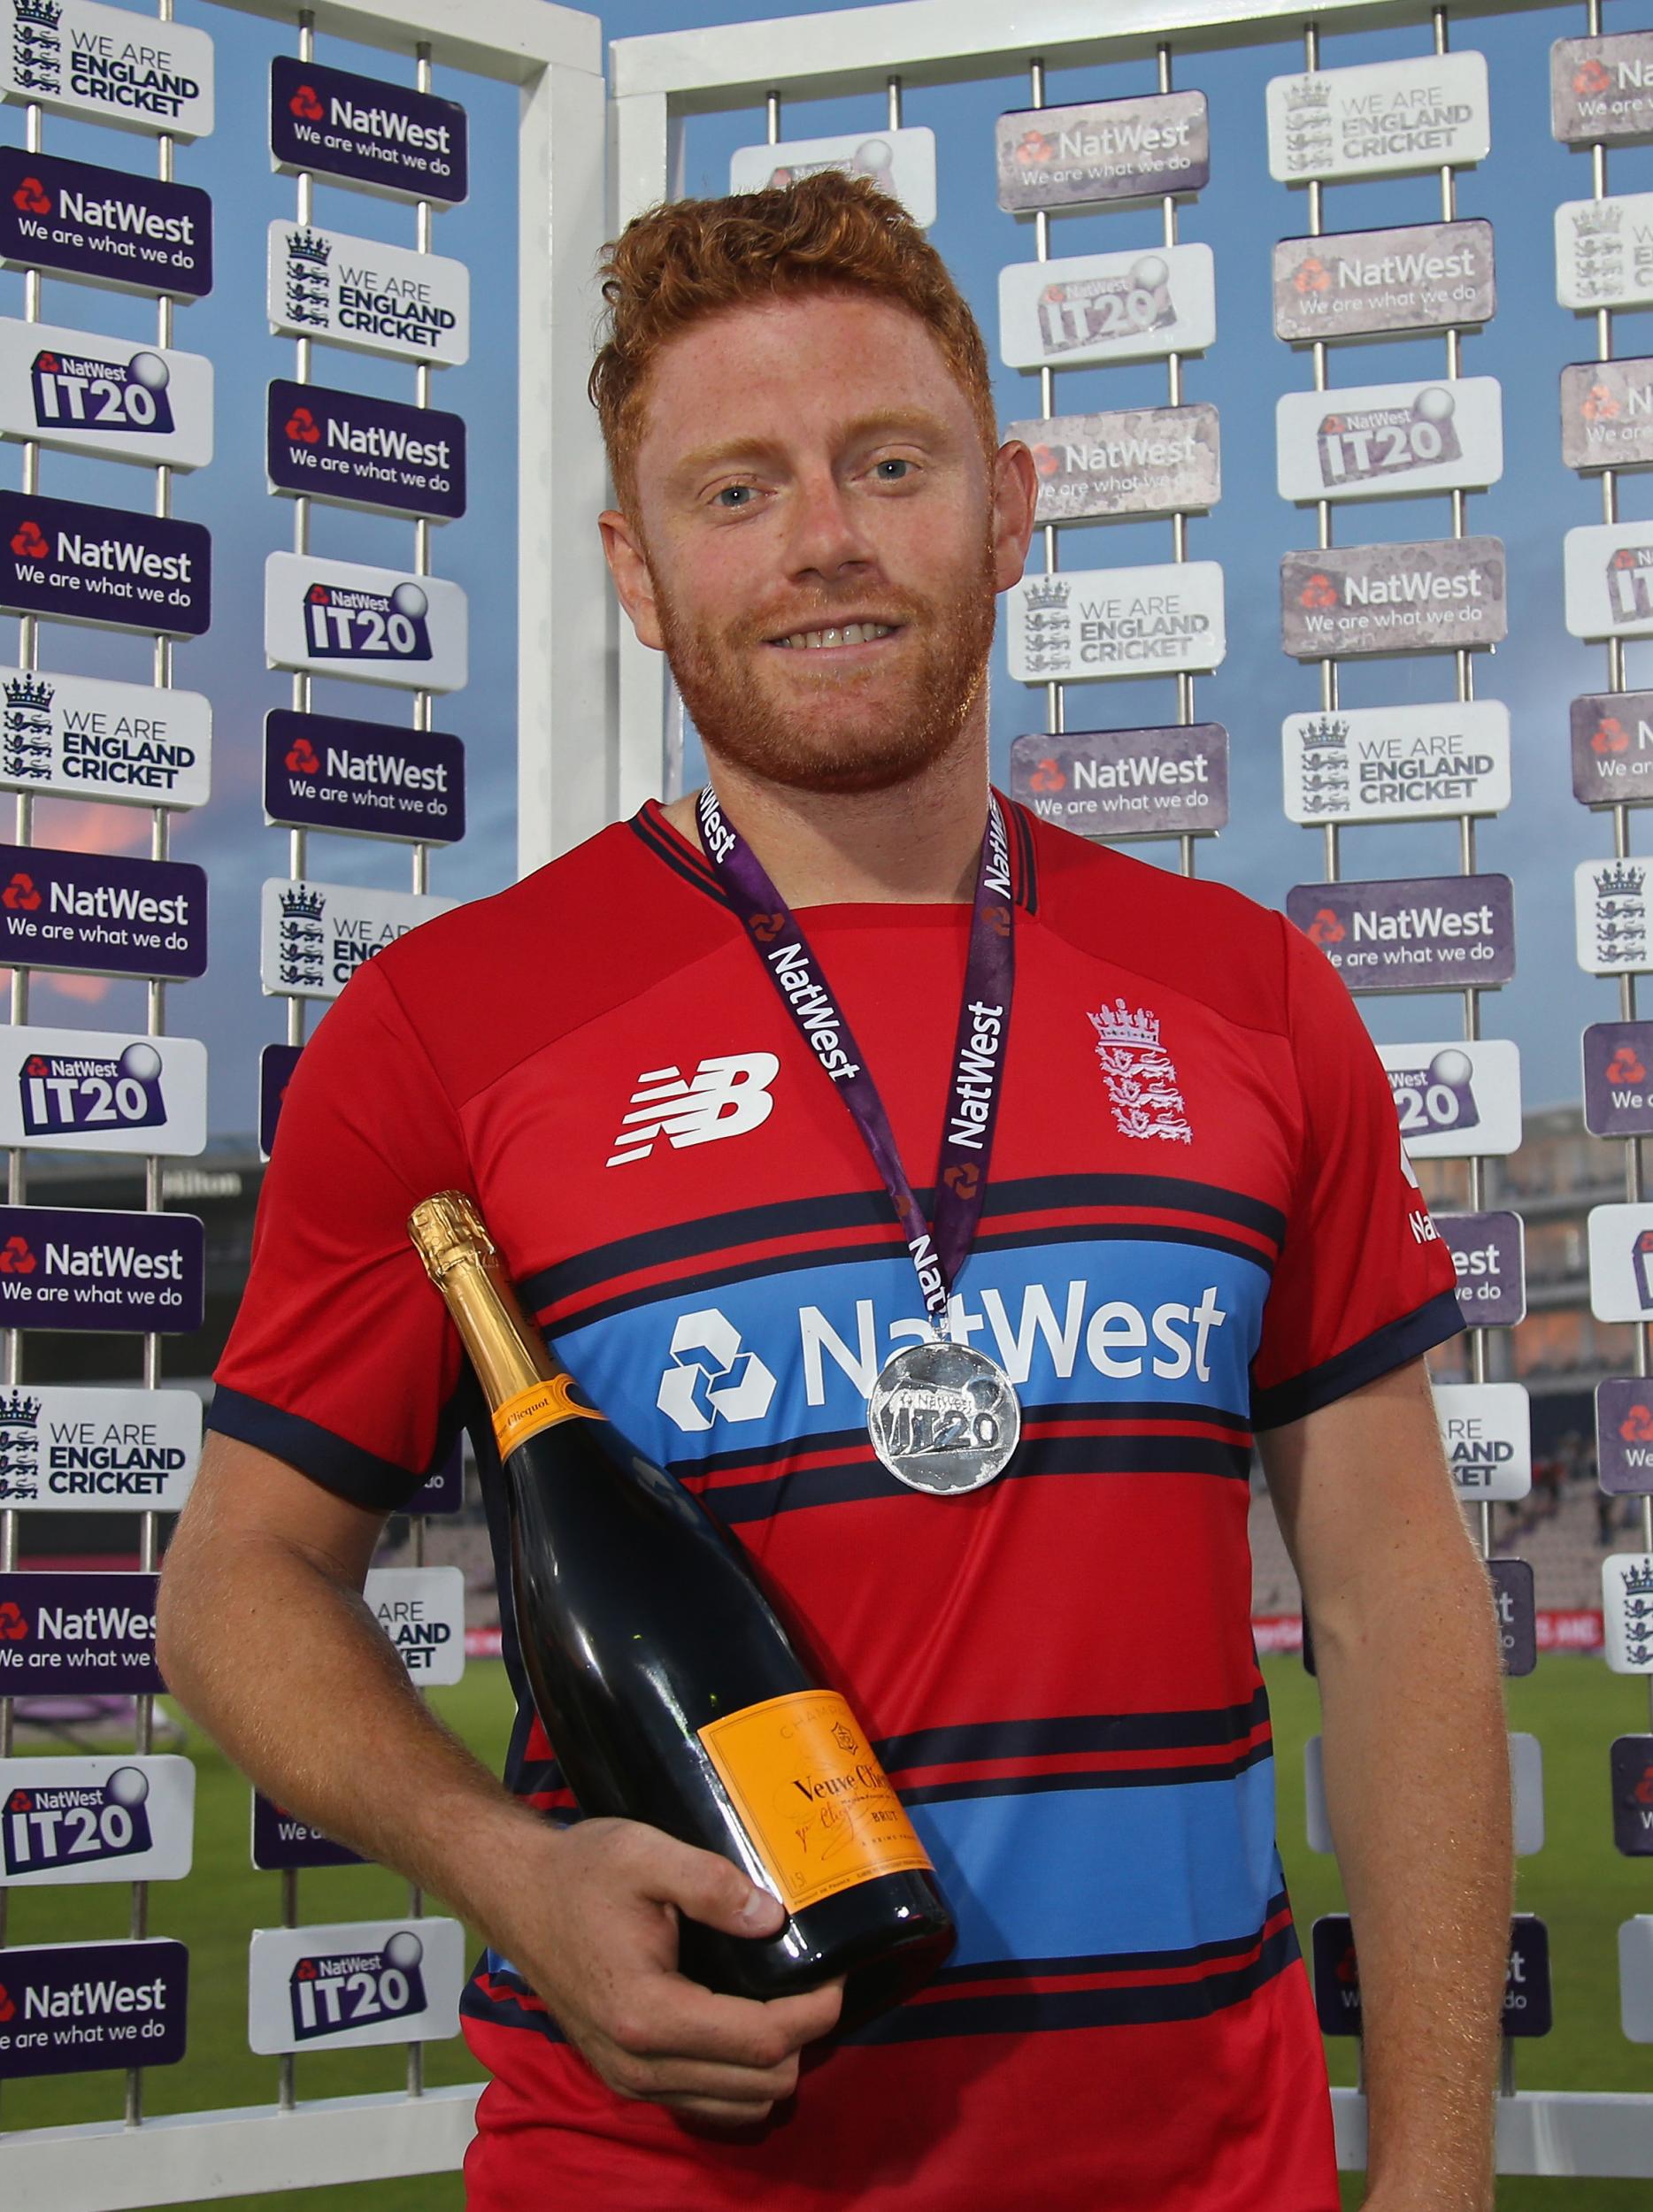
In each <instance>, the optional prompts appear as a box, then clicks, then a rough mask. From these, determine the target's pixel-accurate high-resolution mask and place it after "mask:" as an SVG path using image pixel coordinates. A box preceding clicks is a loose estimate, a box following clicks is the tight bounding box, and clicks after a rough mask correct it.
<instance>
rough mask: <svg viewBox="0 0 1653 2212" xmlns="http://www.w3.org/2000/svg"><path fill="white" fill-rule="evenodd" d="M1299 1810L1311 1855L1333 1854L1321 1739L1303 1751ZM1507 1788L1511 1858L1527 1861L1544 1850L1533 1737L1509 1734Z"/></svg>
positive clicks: (1540, 1764)
mask: <svg viewBox="0 0 1653 2212" xmlns="http://www.w3.org/2000/svg"><path fill="white" fill-rule="evenodd" d="M1510 1784H1511V1803H1512V1809H1513V1811H1514V1814H1515V1855H1516V1856H1517V1858H1519V1859H1527V1858H1531V1857H1532V1855H1533V1854H1534V1852H1536V1851H1542V1849H1543V1847H1544V1754H1543V1747H1542V1745H1541V1744H1540V1742H1539V1740H1538V1738H1537V1737H1536V1736H1529V1735H1526V1734H1525V1733H1524V1732H1517V1731H1513V1730H1512V1731H1511V1735H1510ZM1303 1809H1304V1812H1305V1814H1306V1816H1307V1817H1306V1823H1305V1824H1306V1826H1307V1830H1308V1844H1309V1848H1310V1850H1311V1851H1334V1850H1335V1849H1336V1848H1337V1847H1336V1845H1335V1844H1334V1842H1333V1840H1332V1823H1331V1816H1330V1815H1329V1814H1328V1813H1327V1811H1326V1761H1325V1756H1324V1752H1323V1744H1322V1739H1321V1738H1320V1737H1319V1736H1311V1737H1310V1738H1309V1740H1308V1741H1307V1742H1306V1743H1305V1744H1304V1745H1303Z"/></svg>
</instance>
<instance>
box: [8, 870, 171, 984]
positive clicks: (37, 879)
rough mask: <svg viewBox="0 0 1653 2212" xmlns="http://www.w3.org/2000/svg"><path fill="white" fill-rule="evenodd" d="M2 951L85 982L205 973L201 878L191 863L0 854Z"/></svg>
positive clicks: (28, 964)
mask: <svg viewBox="0 0 1653 2212" xmlns="http://www.w3.org/2000/svg"><path fill="white" fill-rule="evenodd" d="M0 952H4V953H5V954H9V955H10V956H12V958H13V959H15V960H16V961H17V962H18V963H19V965H21V966H24V967H29V968H52V969H59V968H63V969H79V970H83V971H85V972H88V973H89V974H92V975H141V976H166V977H170V978H173V979H176V980H179V981H187V980H188V979H190V978H192V977H195V976H198V975H202V974H204V973H205V971H206V964H207V902H206V877H205V875H204V872H203V871H202V870H201V869H199V868H197V867H196V865H195V864H194V862H193V861H187V860H128V859H127V857H126V856H124V855H123V854H119V853H80V852H70V851H67V850H64V849H59V848H58V847H55V846H50V845H0Z"/></svg>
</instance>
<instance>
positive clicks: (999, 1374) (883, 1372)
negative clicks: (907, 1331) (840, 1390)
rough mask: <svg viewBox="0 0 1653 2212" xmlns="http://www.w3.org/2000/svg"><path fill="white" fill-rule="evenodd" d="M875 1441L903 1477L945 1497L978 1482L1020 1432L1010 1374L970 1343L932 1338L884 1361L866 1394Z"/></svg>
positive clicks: (1006, 1458) (1005, 1461)
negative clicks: (870, 1392)
mask: <svg viewBox="0 0 1653 2212" xmlns="http://www.w3.org/2000/svg"><path fill="white" fill-rule="evenodd" d="M866 1425H867V1432H868V1433H869V1434H870V1435H871V1437H872V1439H873V1450H874V1451H875V1452H876V1453H877V1454H878V1455H879V1457H880V1459H881V1460H882V1461H883V1463H884V1464H885V1466H886V1467H888V1470H889V1471H890V1473H891V1474H892V1475H894V1476H895V1478H896V1481H897V1482H904V1483H906V1484H907V1485H908V1486H909V1487H910V1488H911V1489H914V1490H927V1491H929V1492H930V1493H931V1494H933V1495H934V1496H935V1497H939V1498H946V1497H951V1496H953V1495H954V1494H957V1493H958V1492H961V1491H965V1490H980V1488H981V1486H982V1485H983V1484H984V1483H988V1482H991V1481H992V1479H993V1478H994V1477H995V1475H1002V1474H1003V1472H1004V1470H1005V1469H1006V1467H1008V1466H1009V1465H1010V1463H1011V1454H1012V1453H1013V1452H1014V1451H1015V1449H1016V1447H1017V1444H1018V1443H1019V1440H1020V1438H1021V1432H1022V1409H1021V1407H1020V1405H1019V1402H1017V1397H1016V1393H1015V1390H1014V1389H1013V1388H1012V1387H1011V1379H1010V1377H1009V1376H1008V1375H1007V1374H1006V1373H1005V1372H1004V1370H1003V1368H1002V1367H1000V1366H998V1365H997V1364H996V1362H994V1361H993V1360H990V1359H989V1358H988V1356H987V1355H986V1354H985V1353H984V1352H977V1351H973V1350H972V1348H971V1347H970V1346H969V1345H968V1344H953V1343H950V1342H946V1341H940V1340H935V1339H934V1338H926V1340H924V1341H923V1342H922V1343H918V1344H906V1345H903V1347H902V1348H901V1350H900V1351H899V1352H896V1353H894V1354H892V1355H891V1356H890V1357H889V1358H888V1360H886V1361H885V1363H884V1364H883V1366H882V1367H881V1368H880V1370H879V1373H878V1378H877V1379H876V1381H875V1382H874V1383H873V1394H872V1395H871V1397H870V1398H869V1399H868V1400H867V1402H866Z"/></svg>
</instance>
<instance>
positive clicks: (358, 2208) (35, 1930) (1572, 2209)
mask: <svg viewBox="0 0 1653 2212" xmlns="http://www.w3.org/2000/svg"><path fill="white" fill-rule="evenodd" d="M1266 1671H1267V1675H1268V1684H1269V1694H1270V1696H1271V1698H1272V1701H1273V1706H1274V1724H1275V1734H1276V1739H1277V1745H1278V1750H1279V1770H1280V1838H1281V1847H1282V1850H1283V1852H1284V1855H1285V1859H1286V1865H1287V1872H1288V1877H1289V1878H1290V1882H1291V1886H1292V1893H1293V1900H1294V1903H1295V1908H1296V1913H1297V1917H1298V1920H1299V1922H1300V1923H1301V1924H1302V1926H1303V1930H1304V1932H1305V1946H1306V1932H1307V1929H1308V1926H1309V1924H1310V1922H1311V1920H1313V1919H1314V1918H1315V1916H1317V1915H1319V1914H1320V1913H1323V1912H1333V1911H1336V1910H1339V1909H1341V1907H1342V1892H1341V1890H1340V1887H1339V1885H1338V1880H1337V1870H1336V1867H1335V1865H1334V1862H1333V1861H1332V1860H1330V1859H1329V1858H1320V1857H1317V1856H1316V1855H1314V1854H1312V1853H1311V1852H1310V1851H1308V1850H1307V1849H1306V1848H1305V1847H1304V1845H1303V1761H1302V1746H1303V1740H1304V1739H1305V1738H1306V1737H1308V1736H1310V1735H1311V1734H1312V1733H1313V1732H1314V1731H1315V1729H1316V1728H1317V1727H1318V1725H1319V1708H1318V1701H1317V1698H1316V1694H1315V1689H1314V1686H1313V1684H1312V1682H1311V1681H1310V1680H1309V1678H1307V1676H1305V1675H1304V1673H1303V1670H1302V1668H1301V1667H1300V1666H1299V1665H1298V1663H1296V1661H1295V1659H1277V1660H1272V1661H1270V1662H1269V1663H1267V1668H1266ZM433 1701H434V1703H435V1704H436V1705H437V1706H438V1707H439V1708H440V1709H441V1710H442V1713H443V1715H444V1717H446V1718H447V1720H448V1721H449V1722H450V1724H451V1725H452V1726H453V1727H455V1728H456V1729H457V1730H458V1732H460V1733H461V1734H462V1735H463V1736H464V1737H465V1740H466V1741H467V1742H469V1743H471V1744H472V1745H473V1746H474V1747H475V1748H476V1750H477V1751H478V1753H479V1754H480V1755H481V1756H482V1757H483V1758H485V1759H487V1760H488V1761H489V1762H490V1763H493V1764H494V1765H495V1766H496V1767H497V1765H498V1764H499V1763H500V1761H501V1760H502V1759H503V1756H504V1747H505V1740H506V1737H507V1733H508V1732H509V1726H510V1712H509V1696H508V1692H507V1690H506V1687H505V1681H504V1671H503V1669H502V1668H501V1667H500V1666H499V1665H498V1664H497V1663H480V1664H478V1663H473V1665H472V1666H471V1667H470V1668H469V1669H468V1670H467V1671H466V1675H465V1680H464V1682H463V1683H462V1684H460V1685H459V1686H457V1688H454V1689H451V1690H439V1691H436V1692H434V1693H433ZM1509 1707H1510V1724H1511V1727H1512V1728H1517V1729H1525V1730H1527V1731H1529V1732H1531V1733H1533V1734H1534V1735H1535V1736H1537V1737H1538V1738H1539V1740H1540V1741H1541V1743H1542V1746H1543V1749H1544V1768H1545V1773H1544V1795H1545V1804H1546V1811H1547V1816H1548V1824H1549V1832H1548V1839H1547V1842H1546V1845H1545V1848H1544V1850H1543V1852H1542V1854H1540V1855H1538V1856H1537V1857H1535V1858H1531V1859H1527V1860H1524V1861H1523V1862H1522V1869H1521V1884H1520V1903H1521V1906H1522V1909H1524V1910H1527V1911H1532V1912H1536V1913H1539V1914H1542V1916H1543V1917H1544V1918H1545V1919H1546V1920H1547V1921H1548V1922H1549V1929H1550V1942H1551V1951H1552V1963H1553V1971H1554V1978H1555V2010H1556V2026H1555V2032H1554V2033H1553V2034H1552V2035H1550V2036H1549V2038H1548V2039H1545V2040H1544V2041H1542V2042H1533V2043H1526V2044H1523V2045H1522V2046H1521V2047H1520V2050H1519V2058H1518V2081H1519V2083H1520V2084H1521V2085H1523V2086H1527V2087H1533V2088H1539V2087H1542V2088H1549V2089H1611V2090H1638V2091H1641V2092H1643V2093H1653V2048H1649V2047H1639V2046H1636V2045H1633V2044H1630V2043H1627V2042H1626V2041H1625V2039H1624V2038H1623V2036H1622V2034H1621V2033H1620V2032H1619V2026H1618V1965H1617V1954H1616V1949H1615V1945H1616V1940H1617V1932H1618V1924H1619V1923H1620V1921H1621V1920H1624V1919H1626V1918H1627V1917H1628V1916H1630V1915H1631V1914H1632V1913H1635V1912H1653V1861H1649V1860H1645V1859H1642V1860H1635V1859H1624V1858H1621V1857H1620V1856H1619V1855H1618V1853H1617V1852H1616V1851H1615V1850H1614V1848H1613V1843H1612V1833H1611V1822H1610V1818H1609V1810H1608V1794H1607V1747H1608V1745H1609V1743H1610V1742H1611V1740H1612V1738H1613V1737H1614V1736H1617V1735H1623V1734H1629V1733H1634V1732H1641V1731H1645V1730H1646V1728H1647V1726H1648V1707H1647V1695H1646V1688H1645V1686H1644V1685H1643V1684H1642V1683H1641V1682H1637V1681H1633V1680H1627V1679H1626V1678H1621V1677H1618V1676H1614V1675H1611V1674H1609V1673H1608V1672H1607V1671H1606V1669H1605V1668H1604V1667H1603V1666H1602V1665H1601V1664H1600V1663H1599V1662H1596V1661H1592V1660H1587V1659H1574V1658H1557V1659H1550V1660H1547V1661H1545V1662H1543V1663H1542V1664H1541V1666H1540V1668H1539V1671H1538V1672H1537V1674H1535V1675H1534V1676H1532V1677H1531V1678H1528V1679H1527V1680H1526V1681H1521V1682H1513V1683H1511V1685H1510V1686H1509ZM191 1750H192V1753H193V1755H194V1756H195V1759H196V1768H197V1775H198V1782H197V1789H198V1795H197V1802H196V1870H195V1872H194V1873H193V1874H192V1875H191V1876H190V1877H189V1878H188V1880H186V1881H183V1882H178V1883H168V1884H165V1885H157V1886H155V1887H154V1888H153V1889H152V1890H151V1891H150V1932H151V1933H153V1934H156V1935H170V1936H177V1937H179V1938H181V1939H182V1940H183V1941H184V1942H185V1943H187V1944H188V1947H189V1953H190V2016H189V2041H190V2048H189V2055H188V2057H187V2058H186V2059H185V2061H184V2062H183V2063H182V2064H181V2065H180V2066H177V2067H173V2068H164V2069H161V2070H158V2071H156V2072H153V2073H150V2074H149V2075H147V2076H146V2077H145V2082H144V2103H145V2109H146V2110H147V2111H149V2112H151V2113H162V2112H184V2111H192V2110H199V2109H202V2108H206V2107H211V2106H219V2105H240V2104H258V2103H267V2102H270V2101H273V2098H274V2095H275V2085H276V2062H275V2061H274V2060H273V2059H266V2058H258V2057H255V2056H254V2055H252V2054H251V2053H250V2051H249V2050H248V2049H247V2047H246V1964H247V1934H248V1931H249V1930H250V1929H251V1928H253V1927H257V1926H273V1925H275V1924H278V1923H279V1920H280V1917H281V1885H280V1877H279V1876H277V1875H273V1874H258V1873H255V1872H254V1871H253V1870H252V1868H251V1866H250V1861H249V1852H248V1824H249V1813H248V1804H249V1797H248V1791H247V1786H246V1785H245V1783H244V1782H243V1781H242V1779H241V1778H240V1777H239V1776H238V1775H237V1774H236V1773H235V1772H234V1770H233V1769H232V1768H231V1767H229V1766H228V1764H227V1763H226V1761H225V1760H224V1759H223V1758H222V1757H221V1756H220V1755H219V1754H218V1753H217V1751H216V1750H214V1749H213V1748H212V1747H211V1746H209V1745H207V1744H205V1743H204V1741H202V1740H200V1739H199V1737H198V1736H197V1737H196V1739H195V1740H194V1741H193V1742H192V1745H191ZM299 1899H300V1913H301V1916H302V1918H303V1919H304V1920H305V1921H327V1920H351V1919H375V1918H381V1917H386V1916H391V1915H394V1914H396V1913H397V1912H399V1911H401V1910H402V1909H404V1904H405V1901H406V1891H405V1887H404V1885H403V1884H402V1883H401V1882H399V1881H398V1880H396V1878H395V1877H394V1876H392V1875H389V1874H387V1873H386V1872H384V1871H383V1870H382V1869H381V1868H378V1867H345V1868H339V1869H335V1870H325V1871H320V1872H317V1873H307V1874H305V1875H304V1876H303V1877H302V1878H301V1879H300V1885H299ZM128 1900H129V1892H128V1891H127V1890H126V1889H124V1888H122V1887H120V1886H118V1885H114V1884H111V1885H110V1886H108V1887H106V1888H105V1887H103V1886H88V1887H85V1888H79V1889H56V1890H53V1889H43V1890H32V1891H20V1892H18V1893H15V1894H14V1895H13V1897H12V1909H11V1920H10V1926H9V1929H8V1939H9V1940H10V1941H11V1942H12V1943H14V1944H22V1943H52V1942H61V1941H65V1940H67V1939H75V1938H78V1939H90V1938H93V1937H100V1936H124V1935H126V1934H127V1933H129V1932H130V1931H129V1927H128V1924H127V1916H128V1911H129V1903H128ZM1328 2051H1329V2055H1330V2063H1331V2070H1332V2078H1333V2079H1334V2081H1338V2082H1350V2081H1352V2080H1353V2079H1354V2047H1353V2045H1352V2044H1350V2043H1348V2042H1333V2043H1332V2044H1330V2045H1329V2046H1328ZM475 2071H476V2070H475V2068H474V2067H473V2065H472V2063H471V2061H470V2059H469V2056H468V2055H467V2054H466V2052H465V2047H464V2046H463V2045H462V2044H461V2043H459V2042H457V2041H455V2042H452V2043H447V2044H431V2045H427V2047H426V2078H427V2080H428V2081H430V2082H431V2083H433V2084H434V2083H440V2082H453V2081H463V2080H468V2079H471V2078H474V2075H475ZM405 2073H406V2065H405V2059H404V2054H403V2052H402V2051H401V2050H400V2049H399V2048H393V2049H387V2050H377V2051H352V2052H334V2053H329V2054H327V2055H325V2056H322V2055H318V2056H315V2057H309V2058H301V2059H300V2060H299V2062H298V2069H297V2081H298V2093H299V2095H300V2097H301V2098H303V2097H332V2096H348V2095H351V2094H355V2093H360V2092H363V2091H370V2090H388V2089H395V2088H396V2087H398V2086H400V2085H401V2084H402V2083H403V2082H404V2079H405ZM123 2094H124V2082H123V2077H121V2076H119V2075H116V2074H111V2073H99V2074H78V2075H65V2076H62V2077H60V2078H53V2079H46V2080H40V2081H23V2082H16V2083H7V2084H6V2085H5V2087H4V2099H3V2100H0V2127H4V2129H7V2130H10V2129H14V2128H31V2127H50V2126H57V2125H60V2124H64V2123H65V2122H71V2121H78V2120H90V2119H111V2118H115V2117H118V2116H119V2113H120V2111H121V2109H122V2098H123ZM3 2163H4V2150H3V2149H0V2165H3ZM1360 2195H1361V2183H1360V2180H1359V2178H1358V2177H1354V2176H1351V2177H1347V2179H1346V2185H1345V2192H1344V2200H1345V2203H1346V2205H1348V2206H1350V2207H1353V2206H1356V2205H1357V2204H1358V2203H1359V2201H1360ZM299 2201H301V2200H300V2199H299V2198H298V2197H297V2196H296V2195H294V2194H291V2193H285V2192H282V2193H273V2194H269V2195H263V2196H258V2197H244V2198H238V2199H236V2200H234V2204H235V2205H236V2206H239V2207H240V2208H242V2212H254V2208H258V2212H282V2208H291V2207H293V2206H294V2205H296V2203H298V2202H299ZM302 2201H304V2203H305V2205H306V2206H307V2207H312V2208H316V2212H459V2207H460V2205H461V2203H462V2193H461V2190H460V2185H459V2181H458V2177H457V2175H434V2176H431V2177H428V2178H426V2179H422V2180H414V2181H396V2182H386V2183H383V2184H380V2185H374V2186H373V2187H371V2188H359V2187H357V2188H349V2189H326V2190H314V2191H311V2192H309V2193H307V2195H306V2196H305V2197H304V2199H303V2200H302ZM1648 2201H1649V2200H1648V2184H1647V2183H1646V2182H1634V2181H1595V2182H1592V2181H1576V2180H1575V2181H1536V2180H1509V2181H1505V2182H1503V2183H1502V2184H1501V2185H1500V2188H1499V2193H1498V2202H1499V2206H1500V2212H1633V2208H1634V2212H1646V2208H1647V2204H1648ZM19 2212H22V2208H19ZM31 2212H32V2208H31Z"/></svg>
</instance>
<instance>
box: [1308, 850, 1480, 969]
mask: <svg viewBox="0 0 1653 2212" xmlns="http://www.w3.org/2000/svg"><path fill="white" fill-rule="evenodd" d="M1286 912H1287V915H1288V918H1290V919H1291V920H1292V921H1293V922H1295V924H1296V926H1297V927H1298V928H1299V929H1300V930H1302V932H1303V934H1304V936H1305V937H1307V938H1308V939H1309V941H1310V942H1311V944H1316V945H1319V948H1320V950H1321V951H1322V952H1323V953H1324V954H1325V955H1326V958H1327V959H1328V960H1329V961H1330V962H1331V964H1332V965H1333V966H1334V968H1335V969H1336V970H1337V972H1338V973H1339V974H1340V975H1341V976H1342V979H1343V980H1344V982H1345V983H1347V984H1348V986H1349V989H1350V990H1351V991H1461V990H1465V989H1480V988H1482V987H1488V986H1491V985H1494V984H1499V983H1507V982H1508V981H1509V980H1510V979H1511V976H1512V975H1513V974H1514V973H1515V905H1514V890H1513V887H1512V886H1511V881H1510V879H1509V877H1508V876H1399V877H1395V878H1391V879H1388V880H1385V881H1380V882H1371V883H1357V882H1342V883H1299V884H1295V885H1294V886H1293V887H1292V888H1291V890H1289V891H1288V893H1287V894H1286Z"/></svg>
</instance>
